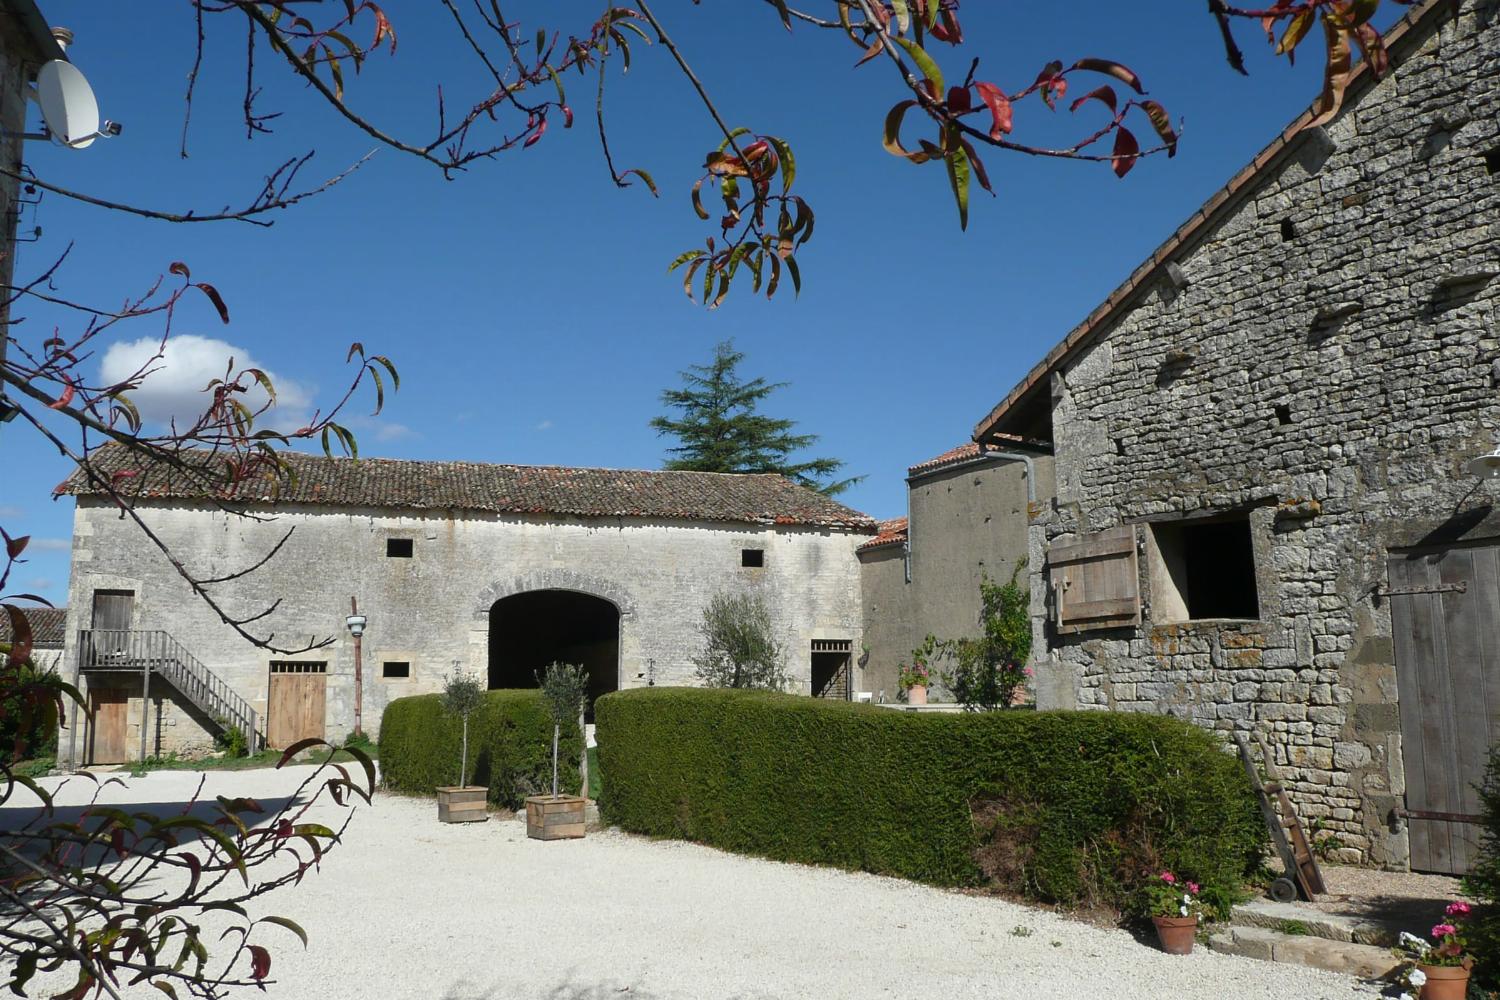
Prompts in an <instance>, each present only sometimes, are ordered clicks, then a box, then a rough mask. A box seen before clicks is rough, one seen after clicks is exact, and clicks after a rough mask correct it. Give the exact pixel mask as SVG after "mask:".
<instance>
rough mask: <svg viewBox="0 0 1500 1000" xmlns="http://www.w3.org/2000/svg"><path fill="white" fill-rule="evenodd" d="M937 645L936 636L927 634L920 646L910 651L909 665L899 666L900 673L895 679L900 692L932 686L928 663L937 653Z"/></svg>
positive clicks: (930, 669) (930, 670)
mask: <svg viewBox="0 0 1500 1000" xmlns="http://www.w3.org/2000/svg"><path fill="white" fill-rule="evenodd" d="M937 645H938V641H937V636H934V635H931V634H929V635H928V636H927V638H926V639H924V640H922V645H920V646H918V647H917V648H916V649H914V650H912V651H911V665H910V666H907V665H906V664H905V663H903V664H901V666H900V673H899V674H898V675H897V677H896V683H898V684H900V685H901V690H903V691H910V690H911V689H912V688H914V687H928V686H930V685H931V684H932V667H931V665H930V662H931V660H932V656H933V654H934V653H935V652H937Z"/></svg>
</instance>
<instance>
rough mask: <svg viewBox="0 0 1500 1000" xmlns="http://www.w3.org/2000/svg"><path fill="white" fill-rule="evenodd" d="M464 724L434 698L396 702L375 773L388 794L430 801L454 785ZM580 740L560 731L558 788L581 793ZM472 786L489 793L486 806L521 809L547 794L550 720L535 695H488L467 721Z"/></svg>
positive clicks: (573, 729)
mask: <svg viewBox="0 0 1500 1000" xmlns="http://www.w3.org/2000/svg"><path fill="white" fill-rule="evenodd" d="M462 743H463V721H462V720H461V719H459V718H458V717H457V716H455V715H450V714H448V713H447V712H444V711H443V707H442V705H441V703H440V701H439V696H438V695H435V694H423V695H414V696H412V697H409V698H397V699H396V700H395V701H393V702H391V703H390V704H388V705H387V706H386V707H385V714H384V715H382V716H381V718H380V770H381V774H382V780H383V781H384V783H385V786H386V787H387V788H390V789H392V790H393V791H397V792H408V793H415V794H418V795H431V794H433V789H435V788H437V787H438V786H440V785H452V784H454V783H455V782H456V781H457V780H458V760H459V756H460V752H461V749H462ZM582 755H583V734H582V733H581V732H580V731H579V729H578V725H577V723H574V724H573V725H571V726H565V727H563V734H562V743H561V745H560V746H559V749H558V777H559V787H560V788H562V790H563V791H565V792H567V793H568V794H570V795H576V794H577V793H578V786H579V780H580V779H579V774H578V764H579V760H580V759H581V757H582ZM469 780H470V783H471V784H475V785H484V786H486V787H488V788H489V790H490V793H489V799H490V801H491V802H494V803H497V804H499V805H502V806H506V807H508V808H511V809H517V808H520V806H521V805H522V802H523V800H524V799H525V798H526V796H528V795H535V794H537V793H539V792H550V791H551V790H552V718H551V716H549V715H548V714H547V706H546V705H545V704H544V703H543V702H542V695H541V692H540V691H536V690H517V691H487V692H485V696H484V704H483V705H482V706H481V707H480V708H479V709H478V710H477V711H475V712H474V713H473V714H472V715H470V716H469Z"/></svg>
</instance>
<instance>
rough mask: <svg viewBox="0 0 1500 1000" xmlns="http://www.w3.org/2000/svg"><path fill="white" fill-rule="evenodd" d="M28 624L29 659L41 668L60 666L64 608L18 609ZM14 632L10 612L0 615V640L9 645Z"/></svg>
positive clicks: (66, 617) (65, 622) (65, 618)
mask: <svg viewBox="0 0 1500 1000" xmlns="http://www.w3.org/2000/svg"><path fill="white" fill-rule="evenodd" d="M21 613H22V614H23V615H25V616H26V623H27V624H28V625H29V626H30V627H31V662H32V663H33V664H34V665H35V666H36V667H37V668H38V669H41V670H60V669H61V668H62V657H63V645H64V638H65V637H66V636H67V633H68V629H67V621H68V609H67V608H31V607H28V608H22V609H21ZM13 635H14V633H13V631H12V629H11V623H10V615H8V614H0V643H5V644H6V645H9V644H10V642H11V639H12V637H13Z"/></svg>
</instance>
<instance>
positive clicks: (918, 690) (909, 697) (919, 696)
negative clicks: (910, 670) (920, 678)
mask: <svg viewBox="0 0 1500 1000" xmlns="http://www.w3.org/2000/svg"><path fill="white" fill-rule="evenodd" d="M906 703H907V704H908V705H925V704H927V685H926V684H913V685H912V686H911V687H909V688H907V689H906Z"/></svg>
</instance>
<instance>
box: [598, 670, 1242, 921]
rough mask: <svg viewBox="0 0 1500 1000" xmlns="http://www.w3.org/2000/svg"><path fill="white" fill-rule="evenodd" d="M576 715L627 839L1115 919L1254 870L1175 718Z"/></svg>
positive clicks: (1225, 795)
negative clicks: (1189, 888)
mask: <svg viewBox="0 0 1500 1000" xmlns="http://www.w3.org/2000/svg"><path fill="white" fill-rule="evenodd" d="M594 711H595V717H596V721H597V722H598V732H599V764H600V770H601V771H602V772H603V773H605V774H607V775H609V780H608V781H607V782H606V783H605V785H604V790H603V797H602V799H601V801H600V810H601V812H602V814H603V816H604V818H605V819H606V820H608V821H609V822H611V823H615V824H618V825H619V826H621V827H623V828H625V829H627V830H631V831H634V832H637V833H643V834H648V835H652V836H662V837H677V838H683V839H688V840H696V841H701V842H703V843H707V844H712V845H714V846H716V847H722V848H726V849H728V850H732V851H739V852H743V853H747V854H757V855H761V856H764V857H769V858H775V859H778V860H784V861H798V862H806V863H812V864H826V865H836V866H839V867H843V868H851V869H862V870H865V871H870V872H876V873H881V874H890V875H898V876H902V877H904V878H910V879H917V880H920V881H924V882H931V883H936V884H939V885H975V884H983V883H988V884H990V885H992V886H995V887H997V888H1001V889H1006V890H1010V891H1016V892H1021V893H1024V894H1026V895H1028V896H1031V897H1034V898H1039V899H1044V900H1049V901H1055V902H1062V903H1067V904H1079V903H1090V904H1104V905H1111V906H1115V907H1118V908H1120V909H1128V908H1129V907H1130V904H1131V902H1132V896H1133V895H1134V893H1135V892H1136V891H1137V888H1138V887H1139V886H1140V884H1141V878H1142V876H1143V875H1146V874H1148V873H1149V874H1154V873H1155V872H1158V871H1161V870H1162V869H1163V868H1169V869H1171V870H1172V871H1174V872H1177V873H1179V874H1181V875H1183V876H1186V877H1188V878H1191V879H1194V880H1196V881H1198V882H1201V883H1203V884H1204V886H1205V889H1206V890H1210V892H1209V894H1208V895H1207V899H1206V901H1208V902H1210V903H1212V904H1216V905H1217V906H1218V907H1220V908H1227V904H1228V902H1229V900H1230V898H1231V896H1232V895H1233V894H1235V893H1237V892H1238V891H1239V889H1240V887H1241V885H1242V884H1243V881H1244V879H1245V877H1246V876H1247V875H1249V874H1251V873H1252V872H1253V871H1254V870H1255V869H1257V868H1258V867H1259V865H1260V863H1261V860H1262V857H1263V850H1264V846H1265V841H1266V830H1265V825H1264V822H1263V820H1262V819H1261V816H1260V813H1259V811H1258V809H1257V806H1256V803H1255V799H1254V797H1253V793H1252V792H1251V789H1250V784H1249V780H1248V779H1247V778H1246V776H1245V773H1244V771H1243V769H1242V768H1241V765H1240V763H1239V761H1238V760H1236V759H1235V758H1234V757H1232V756H1230V755H1229V754H1226V753H1224V752H1223V751H1222V749H1221V748H1220V744H1219V743H1218V741H1217V739H1216V738H1215V737H1214V736H1213V735H1212V734H1210V733H1207V732H1205V731H1203V730H1201V729H1199V728H1197V727H1195V726H1192V725H1190V724H1188V723H1186V722H1182V721H1180V720H1177V719H1172V718H1167V717H1163V716H1153V715H1141V714H1125V713H1113V712H1014V711H1013V712H986V713H973V714H962V715H959V714H951V715H949V714H935V713H908V712H894V711H890V710H888V709H881V708H875V707H873V706H868V705H856V704H849V703H846V702H828V701H822V700H818V699H812V698H805V697H797V696H794V695H783V694H772V693H768V692H758V691H727V690H708V689H694V688H646V689H637V690H632V691H622V692H617V693H614V694H610V695H606V696H605V697H603V698H601V699H599V701H598V702H597V703H596V705H595V708H594Z"/></svg>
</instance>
